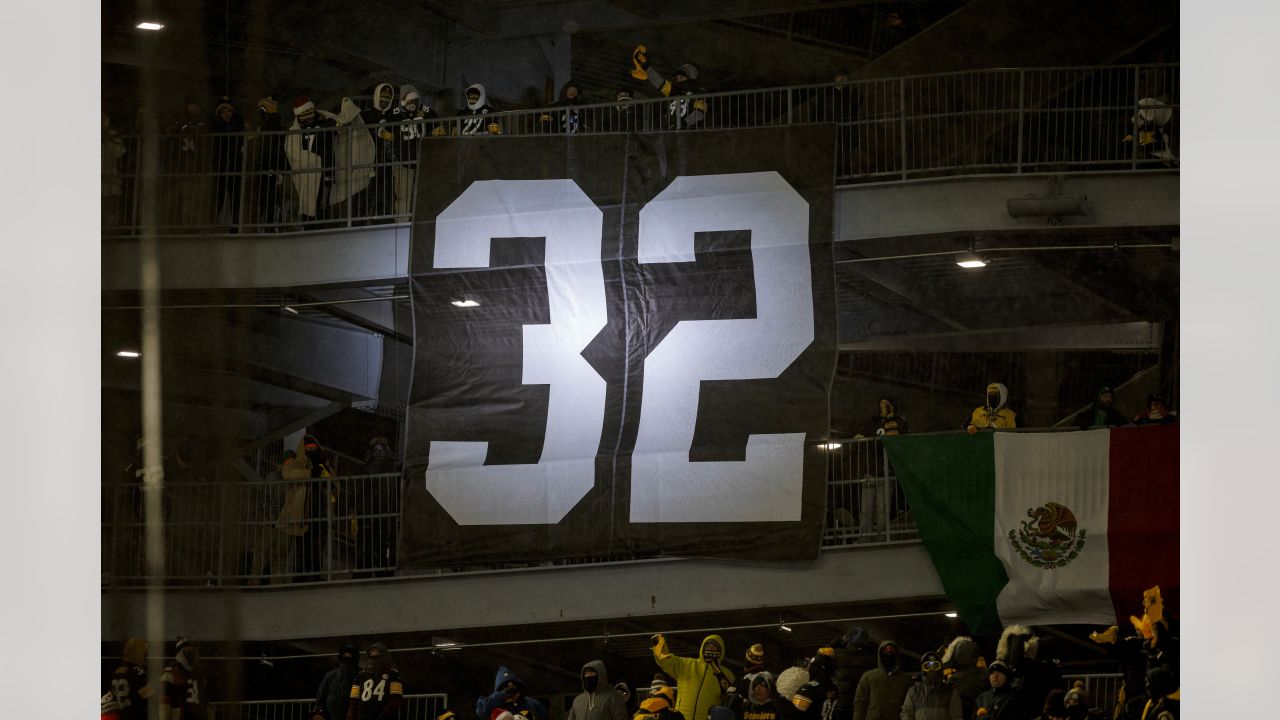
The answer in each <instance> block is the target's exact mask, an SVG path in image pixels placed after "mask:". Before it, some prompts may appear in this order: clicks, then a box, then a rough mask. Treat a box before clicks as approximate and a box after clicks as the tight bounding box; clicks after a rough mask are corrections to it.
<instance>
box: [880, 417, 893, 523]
mask: <svg viewBox="0 0 1280 720" xmlns="http://www.w3.org/2000/svg"><path fill="white" fill-rule="evenodd" d="M876 445H877V446H878V448H879V449H878V450H877V451H876V452H878V453H880V469H881V473H882V475H883V477H882V478H881V480H882V482H883V483H884V485H883V487H884V541H885V542H889V541H890V540H892V539H893V537H892V531H891V530H890V528H889V515H890V510H889V505H891V504H892V503H893V496H894V493H893V491H892V489H891V488H890V487H889V453H888V452H886V451H885V449H884V443H882V442H879V441H877V442H876Z"/></svg>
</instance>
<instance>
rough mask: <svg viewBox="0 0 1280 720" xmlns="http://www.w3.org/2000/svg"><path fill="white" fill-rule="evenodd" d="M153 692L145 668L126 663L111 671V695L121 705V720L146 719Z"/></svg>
mask: <svg viewBox="0 0 1280 720" xmlns="http://www.w3.org/2000/svg"><path fill="white" fill-rule="evenodd" d="M152 694H153V693H152V691H151V686H150V685H148V684H147V671H146V670H145V669H143V668H140V667H138V666H137V665H127V664H126V665H121V666H120V667H118V668H116V670H115V672H113V673H111V695H112V696H113V697H115V699H116V703H117V704H119V705H120V720H145V718H146V717H147V700H148V699H149V698H150V697H151V695H152Z"/></svg>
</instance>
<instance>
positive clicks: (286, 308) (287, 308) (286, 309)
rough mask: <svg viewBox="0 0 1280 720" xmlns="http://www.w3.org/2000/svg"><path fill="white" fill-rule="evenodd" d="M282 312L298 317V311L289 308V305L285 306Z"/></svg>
mask: <svg viewBox="0 0 1280 720" xmlns="http://www.w3.org/2000/svg"><path fill="white" fill-rule="evenodd" d="M284 311H285V312H287V313H293V314H294V315H298V314H299V313H298V310H297V309H296V308H294V307H292V306H289V305H285V306H284Z"/></svg>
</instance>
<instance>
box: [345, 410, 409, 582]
mask: <svg viewBox="0 0 1280 720" xmlns="http://www.w3.org/2000/svg"><path fill="white" fill-rule="evenodd" d="M360 473H361V474H362V475H383V476H386V475H393V474H394V475H399V473H400V461H399V460H397V459H396V455H395V453H394V452H393V451H392V450H391V443H390V441H388V440H387V438H386V437H385V436H383V435H379V436H377V437H375V438H373V439H371V440H370V441H369V451H368V452H367V453H365V456H364V465H363V466H362V467H361V469H360ZM348 482H358V483H359V484H358V485H356V488H357V489H356V491H355V493H354V494H355V496H356V502H357V507H356V514H357V515H358V516H359V517H360V524H359V527H358V529H357V535H356V548H357V551H358V552H357V556H358V557H357V563H358V566H359V568H358V571H357V572H356V573H354V574H353V575H352V577H387V576H390V575H392V574H394V570H391V569H390V568H394V567H395V566H396V534H397V531H398V527H397V526H398V525H399V522H398V520H399V516H400V479H399V478H398V477H396V478H390V477H376V478H375V477H371V478H365V479H362V480H356V481H348ZM371 568H379V569H376V570H372V569H371Z"/></svg>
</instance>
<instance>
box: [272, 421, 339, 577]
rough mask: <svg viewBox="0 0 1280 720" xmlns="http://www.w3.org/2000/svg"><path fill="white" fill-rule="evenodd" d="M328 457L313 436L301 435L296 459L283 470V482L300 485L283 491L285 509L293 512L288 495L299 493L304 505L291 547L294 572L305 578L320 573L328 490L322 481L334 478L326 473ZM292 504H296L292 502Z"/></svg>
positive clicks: (326, 518) (325, 532)
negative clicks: (292, 548)
mask: <svg viewBox="0 0 1280 720" xmlns="http://www.w3.org/2000/svg"><path fill="white" fill-rule="evenodd" d="M328 463H329V461H328V456H327V455H326V454H325V451H324V448H322V447H320V441H319V440H317V439H316V436H314V435H310V434H307V435H303V436H302V439H301V440H299V441H298V450H297V457H296V458H295V459H294V462H293V463H292V464H291V465H290V466H289V469H284V470H282V472H283V473H284V479H285V480H296V481H299V482H298V483H297V484H296V485H295V486H290V487H289V488H287V489H286V490H285V508H284V510H283V511H282V514H283V513H284V512H288V511H290V510H295V509H296V508H294V506H293V505H291V504H290V501H291V498H290V492H294V493H297V492H299V491H300V492H301V494H302V495H303V497H304V499H305V501H304V503H303V504H302V506H301V515H300V516H299V517H298V520H299V523H298V526H297V527H296V528H295V529H296V530H298V531H300V532H297V536H298V539H297V541H296V542H295V543H294V546H293V547H294V563H293V566H294V572H296V573H297V574H298V575H308V574H315V573H319V572H320V568H321V566H322V564H323V562H322V561H323V559H324V557H323V556H324V549H325V539H326V534H327V531H328V530H329V528H328V518H329V511H328V504H329V502H330V501H329V488H328V483H327V482H325V480H324V478H331V477H333V473H332V472H330V470H329V464H328ZM294 502H297V501H296V499H294Z"/></svg>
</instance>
